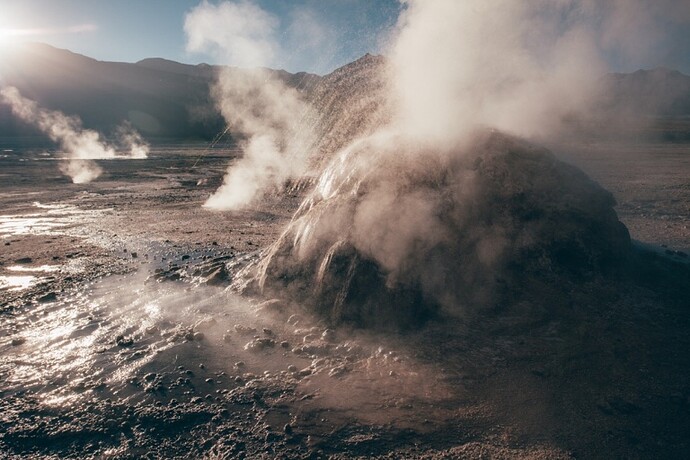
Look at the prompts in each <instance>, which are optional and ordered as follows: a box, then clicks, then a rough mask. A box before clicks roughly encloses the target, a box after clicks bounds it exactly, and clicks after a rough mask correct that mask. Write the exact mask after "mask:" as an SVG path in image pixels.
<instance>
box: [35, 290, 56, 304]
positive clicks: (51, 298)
mask: <svg viewBox="0 0 690 460" xmlns="http://www.w3.org/2000/svg"><path fill="white" fill-rule="evenodd" d="M56 300H57V294H55V293H54V292H49V293H48V294H46V295H44V296H41V297H39V298H38V301H39V302H41V303H46V302H55V301H56Z"/></svg>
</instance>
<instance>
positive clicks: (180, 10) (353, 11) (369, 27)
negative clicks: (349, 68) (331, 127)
mask: <svg viewBox="0 0 690 460" xmlns="http://www.w3.org/2000/svg"><path fill="white" fill-rule="evenodd" d="M458 1H462V0H458ZM611 1H612V2H616V1H622V0H611ZM635 1H639V0H635ZM676 2H677V4H679V5H680V4H684V3H686V2H688V3H690V1H689V0H664V1H661V2H658V3H657V4H658V5H662V4H663V5H673V4H674V3H676ZM200 3H201V1H200V0H0V42H6V41H11V40H27V41H39V42H45V43H48V44H51V45H53V46H56V47H60V48H67V49H69V50H72V51H75V52H78V53H81V54H85V55H87V56H90V57H94V58H96V59H100V60H111V61H126V62H135V61H138V60H140V59H143V58H146V57H163V58H167V59H173V60H176V61H182V62H187V63H199V62H208V63H219V64H220V63H222V64H233V62H226V61H227V60H228V59H227V56H225V57H223V56H220V55H218V54H210V53H209V54H205V53H200V52H197V53H191V52H188V51H187V50H186V40H187V39H186V36H185V31H184V22H185V16H186V15H187V13H189V12H190V11H191V10H192V9H193V8H195V7H196V6H198V5H199V4H200ZM210 3H211V4H212V5H213V4H217V3H218V1H211V2H210ZM254 3H256V4H258V5H259V6H260V7H261V8H263V9H264V10H265V11H266V12H267V13H268V14H269V15H272V16H274V17H275V19H276V24H277V26H276V27H277V35H278V37H277V38H278V40H280V41H281V42H282V43H283V46H282V49H281V55H280V56H277V57H276V58H275V59H274V61H273V62H271V64H272V67H281V68H286V69H287V70H290V71H298V70H307V71H311V72H316V73H326V72H329V71H331V70H333V69H334V68H336V67H338V66H340V65H342V64H345V63H347V62H350V61H352V60H354V59H356V58H358V57H360V56H361V55H363V54H365V53H366V52H372V53H376V52H380V51H381V49H382V41H383V40H384V38H385V37H386V36H387V33H388V31H390V30H391V28H392V27H394V25H395V23H396V21H397V17H398V14H399V12H400V11H401V8H402V7H401V5H400V2H399V1H398V0H256V1H254ZM658 8H660V9H663V8H667V9H668V8H674V7H673V6H671V7H668V6H658ZM679 10H684V11H685V10H688V8H684V7H682V8H680V9H679ZM663 13H664V12H663V11H656V12H654V14H656V15H658V16H659V17H660V18H662V19H660V20H663V21H665V22H663V23H662V24H661V28H660V33H659V34H660V35H661V36H659V37H656V43H655V45H654V49H653V50H652V51H651V52H647V53H644V55H643V56H635V58H634V59H631V58H630V57H629V56H625V57H623V56H618V55H610V56H608V59H609V63H610V64H611V68H612V70H620V71H632V70H635V69H637V68H650V67H655V66H659V65H665V66H668V67H672V68H676V69H679V70H681V71H683V72H685V73H690V27H689V24H690V21H686V20H685V19H689V20H690V18H680V19H681V20H679V21H675V20H668V19H667V18H668V17H670V18H672V19H673V18H674V15H676V13H673V14H670V15H664V14H663ZM676 16H677V15H676ZM640 32H641V33H644V32H645V31H644V30H641V31H640ZM458 33H461V32H460V31H458Z"/></svg>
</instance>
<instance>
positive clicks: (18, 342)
mask: <svg viewBox="0 0 690 460" xmlns="http://www.w3.org/2000/svg"><path fill="white" fill-rule="evenodd" d="M25 342H26V339H25V338H24V337H15V338H13V339H12V346H13V347H18V346H19V345H22V344H23V343H25Z"/></svg>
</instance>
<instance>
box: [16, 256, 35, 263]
mask: <svg viewBox="0 0 690 460" xmlns="http://www.w3.org/2000/svg"><path fill="white" fill-rule="evenodd" d="M33 261H34V260H33V259H32V258H31V257H22V258H21V259H17V260H15V261H14V263H15V264H30V263H31V262H33Z"/></svg>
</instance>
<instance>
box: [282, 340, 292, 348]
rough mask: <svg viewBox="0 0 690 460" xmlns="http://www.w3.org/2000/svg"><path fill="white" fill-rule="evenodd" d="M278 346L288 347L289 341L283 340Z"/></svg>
mask: <svg viewBox="0 0 690 460" xmlns="http://www.w3.org/2000/svg"><path fill="white" fill-rule="evenodd" d="M280 346H281V347H282V348H290V342H288V341H287V340H283V341H282V342H280Z"/></svg>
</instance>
